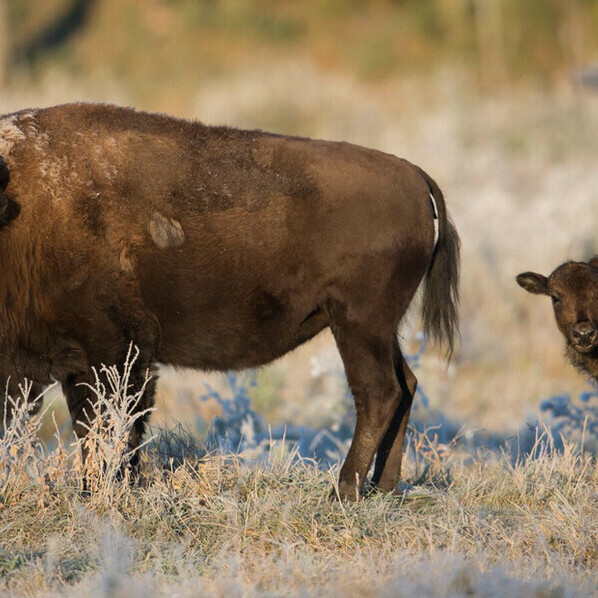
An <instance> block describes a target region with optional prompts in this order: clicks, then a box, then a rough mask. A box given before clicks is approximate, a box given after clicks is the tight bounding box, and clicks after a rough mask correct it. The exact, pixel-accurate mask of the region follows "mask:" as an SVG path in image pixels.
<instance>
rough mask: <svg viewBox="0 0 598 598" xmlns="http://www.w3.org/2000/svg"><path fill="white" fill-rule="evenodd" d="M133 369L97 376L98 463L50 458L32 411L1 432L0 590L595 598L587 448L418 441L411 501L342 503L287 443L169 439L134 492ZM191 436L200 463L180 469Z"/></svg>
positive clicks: (594, 499)
mask: <svg viewBox="0 0 598 598" xmlns="http://www.w3.org/2000/svg"><path fill="white" fill-rule="evenodd" d="M126 371H127V370H126V368H125V370H124V374H122V373H119V372H118V370H117V369H116V368H108V369H105V370H103V371H102V372H100V373H99V375H98V384H96V385H95V387H94V392H95V393H96V394H97V396H98V399H99V411H98V413H99V414H100V415H101V418H102V421H101V423H100V422H97V421H96V422H95V423H93V424H92V425H91V426H90V434H89V439H88V441H87V442H88V446H91V447H97V450H92V451H91V452H90V457H89V460H88V462H87V463H86V464H85V466H83V464H82V463H81V461H80V459H79V458H78V455H77V449H78V447H77V446H76V445H65V444H63V443H61V442H60V441H58V442H57V448H56V449H55V450H54V451H48V450H47V449H45V448H44V447H43V446H42V444H41V442H40V441H39V440H38V439H37V436H36V432H37V430H38V428H39V425H40V420H39V418H30V417H29V416H28V414H27V401H26V397H24V398H21V399H20V400H19V402H18V405H17V406H16V409H17V411H18V412H17V413H16V417H15V418H14V419H13V420H12V423H10V424H9V425H8V429H7V431H6V434H5V435H4V436H3V438H2V439H0V594H1V593H9V594H10V595H14V596H25V595H27V596H48V595H50V596H59V595H60V596H62V595H70V596H132V597H135V596H144V597H146V596H158V595H173V594H175V593H176V595H178V596H197V595H207V596H222V595H226V596H229V595H230V596H263V595H281V594H285V595H290V596H300V595H301V596H303V595H325V594H326V595H328V594H338V593H343V594H349V595H366V596H367V595H382V596H395V595H400V596H405V597H411V596H413V597H415V596H422V595H427V596H464V595H467V596H493V595H509V596H534V597H540V596H592V595H594V592H595V588H596V582H597V581H598V580H597V576H596V570H597V568H598V468H597V464H596V459H595V457H593V456H592V455H591V454H590V453H587V452H582V451H580V450H579V448H578V447H577V446H576V445H574V444H573V443H569V442H567V441H566V440H564V441H563V442H562V448H561V450H559V451H556V450H555V449H554V443H553V441H552V438H551V436H550V434H549V433H548V432H544V433H543V434H542V435H541V436H540V437H538V439H537V441H536V443H535V446H534V447H533V449H532V450H531V452H530V453H529V454H528V455H527V456H526V457H523V458H521V459H519V460H516V461H514V460H513V459H512V458H511V456H510V455H508V454H506V453H500V452H491V451H486V450H482V449H478V450H477V451H475V452H470V453H468V452H467V451H465V450H464V449H463V447H458V446H457V445H456V444H454V443H452V444H451V443H449V444H444V443H440V442H438V440H437V439H435V438H434V435H433V434H426V433H421V432H419V433H418V432H413V434H412V443H411V447H410V450H409V451H408V455H407V459H406V467H405V476H404V477H405V480H406V482H405V483H404V484H403V485H402V486H401V489H400V491H399V493H398V495H397V496H388V495H370V496H367V497H365V498H364V499H363V500H361V501H360V502H358V503H357V504H340V503H338V502H334V501H331V500H330V499H329V494H330V489H331V487H332V485H333V484H334V483H335V480H336V476H337V474H338V466H332V467H322V466H321V464H320V466H318V464H317V463H316V462H314V461H310V460H308V459H305V458H302V457H301V456H300V455H299V453H298V448H296V447H295V448H294V447H293V446H292V443H291V442H290V441H288V440H286V439H285V440H282V439H279V440H274V441H273V442H272V443H271V445H270V446H269V449H270V450H267V451H261V453H251V452H250V451H249V452H248V451H246V450H245V451H244V452H243V453H242V454H241V455H235V454H232V453H230V452H228V448H229V447H226V446H222V445H218V442H217V440H218V439H215V440H214V439H213V440H212V441H211V442H215V443H216V444H214V445H213V449H214V452H213V453H212V454H209V453H208V454H205V452H204V453H203V454H200V452H199V451H197V450H195V449H197V447H198V446H199V444H197V441H194V440H193V439H192V438H190V437H184V436H183V435H181V433H180V432H179V433H178V436H177V431H176V430H175V431H171V432H159V431H158V432H157V435H158V437H157V438H156V439H155V440H154V442H153V443H151V444H150V445H148V447H146V449H145V450H144V451H143V453H142V459H141V474H140V478H139V479H138V480H137V482H136V483H133V484H128V483H126V480H127V477H128V476H127V473H126V470H125V474H124V479H125V481H122V480H121V479H120V478H121V477H123V476H121V475H117V472H120V471H121V469H120V468H121V466H123V465H124V466H126V463H127V460H128V457H129V455H128V450H127V447H126V443H123V442H122V433H123V431H126V430H127V429H130V426H131V424H132V422H133V419H134V416H132V415H131V414H130V410H131V407H132V406H133V405H134V404H135V401H136V395H135V394H133V393H131V391H130V390H129V389H128V388H127V383H126ZM236 389H237V393H238V394H240V395H243V393H244V392H245V391H244V390H239V387H238V386H237V387H236ZM25 391H26V389H25ZM24 394H25V395H26V392H25V393H24ZM232 400H234V397H233V399H232ZM228 408H229V410H230V411H231V417H232V412H233V411H234V410H233V409H232V407H231V406H230V405H229V407H228ZM231 421H233V420H232V419H231ZM215 434H216V436H218V434H219V432H215ZM164 439H166V443H164ZM177 439H178V440H180V445H182V446H186V447H187V452H186V453H185V454H182V455H181V454H180V453H177V452H176V450H173V452H172V457H173V458H172V459H169V458H168V456H169V455H168V451H169V449H168V446H170V447H176V446H177ZM194 442H195V444H194ZM253 448H255V447H253ZM192 449H193V450H192ZM175 457H176V459H175ZM90 478H91V479H92V480H95V487H93V488H90ZM83 488H87V490H86V491H82V489H83ZM89 490H91V491H89Z"/></svg>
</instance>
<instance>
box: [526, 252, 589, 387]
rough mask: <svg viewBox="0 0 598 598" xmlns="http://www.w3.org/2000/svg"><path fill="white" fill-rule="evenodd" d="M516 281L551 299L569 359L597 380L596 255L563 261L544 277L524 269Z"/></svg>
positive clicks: (531, 290)
mask: <svg viewBox="0 0 598 598" xmlns="http://www.w3.org/2000/svg"><path fill="white" fill-rule="evenodd" d="M517 283H518V284H519V286H521V287H523V288H524V289H525V290H526V291H528V292H529V293H534V294H537V295H548V296H549V297H550V298H551V299H552V307H553V308H554V317H555V319H556V323H557V326H558V328H559V330H560V331H561V332H562V333H563V336H564V337H565V340H566V342H567V351H566V355H567V357H568V359H569V361H570V362H571V363H572V364H573V365H574V366H575V367H576V368H577V369H579V370H580V371H582V372H583V373H585V374H588V375H589V376H590V377H591V378H593V379H594V380H598V257H595V258H593V259H591V260H590V261H589V262H566V263H564V264H562V265H560V266H559V267H558V268H557V269H556V270H554V271H553V272H552V274H550V275H549V276H548V277H547V276H543V275H542V274H537V273H535V272H524V273H522V274H519V276H517Z"/></svg>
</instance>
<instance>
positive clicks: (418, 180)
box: [0, 104, 459, 499]
mask: <svg viewBox="0 0 598 598" xmlns="http://www.w3.org/2000/svg"><path fill="white" fill-rule="evenodd" d="M0 155H1V156H2V157H3V159H4V162H2V164H1V165H0V189H1V190H2V193H1V195H0V212H1V213H0V224H1V226H2V228H1V229H0V261H1V264H2V276H1V277H0V379H2V380H6V379H7V378H8V377H9V376H10V380H11V381H16V380H21V379H23V378H24V377H27V378H29V379H31V380H33V381H35V383H37V384H40V385H44V384H48V383H50V382H52V381H54V380H58V381H59V382H60V384H61V385H62V388H63V390H64V393H65V395H66V400H67V403H68V407H69V410H70V413H71V416H72V419H73V425H74V429H75V431H76V433H77V434H78V435H79V436H82V435H84V434H85V426H84V425H82V424H83V422H84V421H85V417H86V415H85V411H86V407H88V406H89V401H92V400H93V397H92V396H90V392H89V390H88V388H87V387H86V385H85V384H83V383H85V382H89V381H90V368H92V367H93V366H96V367H97V366H99V365H100V364H102V363H105V364H118V363H122V362H123V360H124V358H125V355H126V352H127V348H128V346H129V343H130V342H133V343H134V344H135V345H137V346H138V347H139V349H140V358H139V360H138V362H137V364H136V368H135V371H134V376H133V378H134V383H135V384H141V382H142V380H143V379H144V378H145V373H146V371H147V370H148V369H149V370H150V371H154V369H155V365H156V364H157V363H162V364H170V365H174V366H181V367H192V368H201V369H204V370H227V369H240V368H248V367H256V366H260V365H262V364H265V363H268V362H270V361H272V360H274V359H276V358H278V357H280V356H281V355H284V354H285V353H287V352H288V351H291V350H292V349H294V348H295V347H297V346H298V345H300V344H301V343H303V342H305V341H307V340H308V339H310V338H312V337H313V336H315V335H316V334H318V333H319V332H320V331H321V330H323V329H324V328H326V327H330V328H331V330H332V333H333V335H334V338H335V340H336V343H337V345H338V349H339V351H340V354H341V356H342V359H343V362H344V365H345V369H346V373H347V377H348V380H349V384H350V386H351V389H352V391H353V395H354V397H355V405H356V409H357V425H356V429H355V435H354V438H353V443H352V445H351V448H350V450H349V453H348V455H347V459H346V461H345V463H344V465H343V467H342V469H341V473H340V481H339V493H340V496H341V498H343V499H355V498H356V496H357V495H358V494H359V492H360V491H361V490H362V488H363V484H364V480H365V478H366V474H367V472H368V470H369V468H370V465H371V463H372V461H373V459H374V456H375V454H376V453H377V458H376V464H375V471H374V476H373V483H374V484H375V485H376V486H377V487H379V488H380V489H382V490H385V491H391V490H393V489H394V488H395V487H396V485H397V482H398V479H399V473H400V467H401V455H402V451H403V439H404V435H405V428H406V426H407V420H408V417H409V410H410V407H411V402H412V398H413V393H414V392H415V388H416V383H417V380H416V378H415V376H414V375H413V373H412V372H411V370H410V369H409V368H408V367H407V364H406V362H405V360H404V358H403V355H402V353H401V349H400V347H399V343H398V340H397V327H398V325H399V322H400V321H401V318H402V317H403V314H404V313H405V311H406V309H407V307H408V306H409V303H410V302H411V299H412V297H413V295H414V293H415V291H416V289H417V287H418V286H419V284H420V282H421V281H422V280H425V287H424V289H425V290H424V296H423V321H424V327H425V331H426V332H427V333H428V335H429V336H431V337H433V338H435V339H436V340H439V341H442V342H445V343H446V345H447V346H448V348H449V351H450V349H452V343H453V335H454V334H455V332H456V328H457V284H458V266H459V238H458V236H457V233H456V231H455V229H454V227H453V225H452V224H451V222H450V220H449V218H448V216H447V212H446V208H445V204H444V200H443V197H442V193H441V192H440V189H439V188H438V186H437V185H436V183H435V182H434V181H433V180H432V179H431V178H430V177H429V176H428V175H427V174H426V173H424V172H423V171H422V170H420V169H419V168H418V167H416V166H414V165H412V164H410V163H409V162H406V161H405V160H401V159H399V158H396V157H394V156H390V155H387V154H383V153H381V152H378V151H374V150H370V149H365V148H362V147H357V146H355V145H350V144H348V143H332V142H327V141H313V140H310V139H301V138H297V137H285V136H280V135H271V134H268V133H263V132H261V131H239V130H234V129H229V128H224V127H208V126H205V125H203V124H201V123H197V122H188V121H184V120H179V119H175V118H169V117H167V116H164V115H157V114H146V113H143V112H137V111H135V110H132V109H126V108H118V107H115V106H105V105H94V104H70V105H65V106H57V107H54V108H47V109H42V110H26V111H22V112H17V113H15V114H11V115H8V116H5V117H3V118H1V119H0ZM436 225H438V226H437V227H436ZM436 228H438V231H436ZM436 232H437V233H438V235H436V234H435V233H436ZM13 385H14V382H13ZM154 386H155V377H154V378H153V381H152V383H151V384H150V385H149V386H148V387H147V389H146V392H145V396H144V400H143V401H142V402H141V404H140V405H139V409H146V408H147V407H149V406H151V405H152V403H153V400H154ZM0 415H1V414H0ZM144 426H145V422H144V421H139V423H138V425H137V427H136V428H135V430H134V432H133V434H132V435H131V438H130V445H131V447H132V448H134V447H136V446H138V445H139V441H140V438H141V436H142V435H143V432H144Z"/></svg>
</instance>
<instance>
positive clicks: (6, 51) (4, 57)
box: [0, 0, 10, 89]
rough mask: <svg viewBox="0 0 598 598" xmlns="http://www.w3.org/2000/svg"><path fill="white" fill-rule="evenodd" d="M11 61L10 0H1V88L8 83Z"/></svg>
mask: <svg viewBox="0 0 598 598" xmlns="http://www.w3.org/2000/svg"><path fill="white" fill-rule="evenodd" d="M9 61H10V27H9V25H8V0H0V89H2V88H3V87H4V86H5V85H6V81H7V79H8V68H9Z"/></svg>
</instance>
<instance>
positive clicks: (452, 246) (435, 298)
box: [421, 171, 461, 359]
mask: <svg viewBox="0 0 598 598" xmlns="http://www.w3.org/2000/svg"><path fill="white" fill-rule="evenodd" d="M421 173H422V176H423V177H424V179H425V180H426V182H427V183H428V186H429V187H430V192H431V193H432V196H433V197H434V200H435V202H436V205H437V207H438V220H439V237H438V243H437V244H436V248H435V250H434V255H433V256H432V262H431V264H430V266H429V268H428V273H427V275H426V279H425V281H424V297H423V307H422V318H423V325H424V334H425V335H426V338H431V339H433V340H434V341H435V342H438V343H439V344H443V345H445V346H446V347H447V357H448V358H449V359H450V357H451V355H452V353H453V350H454V346H455V337H456V336H458V335H459V269H460V253H461V241H460V239H459V235H458V234H457V229H456V228H455V225H454V224H453V222H452V221H451V218H450V216H449V215H448V212H447V210H446V205H445V203H444V197H443V195H442V192H441V191H440V189H439V187H438V185H437V184H436V183H435V182H434V180H433V179H432V178H430V177H429V176H428V175H427V174H426V173H425V172H423V171H421Z"/></svg>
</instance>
